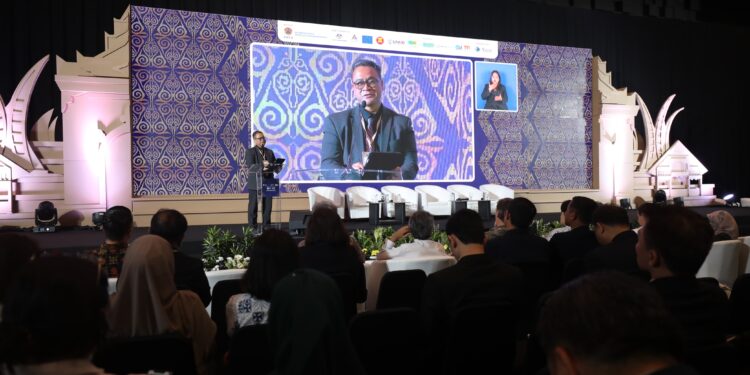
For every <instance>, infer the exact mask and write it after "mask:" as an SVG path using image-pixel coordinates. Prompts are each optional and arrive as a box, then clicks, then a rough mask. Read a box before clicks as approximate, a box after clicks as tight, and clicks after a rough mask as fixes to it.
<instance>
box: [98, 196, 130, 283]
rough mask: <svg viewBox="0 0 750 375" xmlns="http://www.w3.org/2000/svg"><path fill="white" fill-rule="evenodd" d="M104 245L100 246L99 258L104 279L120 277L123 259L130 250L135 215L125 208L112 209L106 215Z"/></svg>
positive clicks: (103, 227)
mask: <svg viewBox="0 0 750 375" xmlns="http://www.w3.org/2000/svg"><path fill="white" fill-rule="evenodd" d="M102 229H104V243H103V244H101V246H99V251H98V252H97V258H98V260H99V262H98V263H99V267H100V272H101V274H102V277H107V278H110V277H114V278H118V277H120V272H121V271H122V259H123V258H124V257H125V251H126V250H127V249H128V241H129V240H130V234H131V232H132V231H133V214H132V213H131V212H130V209H128V208H127V207H124V206H114V207H110V208H109V209H108V210H107V211H106V212H105V213H104V223H103V224H102Z"/></svg>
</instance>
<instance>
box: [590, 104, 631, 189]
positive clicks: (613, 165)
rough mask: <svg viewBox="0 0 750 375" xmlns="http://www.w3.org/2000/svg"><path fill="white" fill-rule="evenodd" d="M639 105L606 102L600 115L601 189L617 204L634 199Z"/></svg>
mask: <svg viewBox="0 0 750 375" xmlns="http://www.w3.org/2000/svg"><path fill="white" fill-rule="evenodd" d="M637 114H638V106H634V105H622V104H602V113H601V115H600V117H599V127H600V128H599V140H598V141H599V190H600V194H601V196H602V197H603V198H605V199H606V200H607V201H609V200H610V199H613V202H612V203H614V204H617V203H618V200H619V199H620V198H633V169H634V165H633V163H634V160H633V130H632V129H633V124H634V123H635V116H636V115H637Z"/></svg>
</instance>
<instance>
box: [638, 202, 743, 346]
mask: <svg viewBox="0 0 750 375" xmlns="http://www.w3.org/2000/svg"><path fill="white" fill-rule="evenodd" d="M712 241H713V230H712V229H711V225H709V224H708V222H707V221H706V219H705V218H703V217H701V216H700V215H699V214H697V213H695V212H693V211H691V210H689V209H686V208H684V207H675V206H667V207H662V208H660V209H659V211H657V212H656V213H655V215H654V216H652V217H651V218H650V219H649V221H648V223H646V225H645V226H644V227H643V229H641V230H640V232H638V244H637V245H636V255H637V259H638V266H639V267H640V268H641V269H642V270H644V271H648V272H649V274H650V275H651V286H653V287H654V289H656V291H657V292H658V293H659V294H660V295H661V296H662V298H663V299H664V302H665V304H666V306H667V309H668V310H669V311H670V312H671V313H672V314H673V315H674V316H675V317H676V318H677V321H678V322H679V323H680V325H681V326H682V327H683V328H684V330H685V333H686V336H687V344H688V349H696V348H702V347H707V346H712V345H716V344H720V343H723V342H724V334H725V333H726V332H727V329H728V327H727V322H728V320H729V301H728V300H727V296H726V294H725V293H724V292H723V291H722V290H721V289H720V288H719V286H718V284H717V283H706V282H701V281H699V280H696V278H695V274H696V273H697V272H698V269H700V267H701V265H702V264H703V261H704V260H705V259H706V256H708V252H709V250H711V246H712V243H713V242H712Z"/></svg>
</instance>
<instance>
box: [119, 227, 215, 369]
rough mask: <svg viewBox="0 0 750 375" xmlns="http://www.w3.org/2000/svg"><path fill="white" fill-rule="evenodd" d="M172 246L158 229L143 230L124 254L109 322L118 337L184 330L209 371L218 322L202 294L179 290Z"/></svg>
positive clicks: (202, 366) (198, 360) (201, 365)
mask: <svg viewBox="0 0 750 375" xmlns="http://www.w3.org/2000/svg"><path fill="white" fill-rule="evenodd" d="M174 269H175V262H174V256H173V255H172V246H170V244H169V242H167V241H166V240H164V239H163V238H161V237H159V236H156V235H150V234H147V235H144V236H141V237H139V238H137V239H136V240H135V241H133V243H132V244H131V245H130V248H129V249H128V251H127V253H126V254H125V261H124V263H123V268H122V275H121V276H120V279H119V280H118V282H117V293H116V294H114V295H113V296H112V297H111V309H110V312H109V316H108V319H109V325H110V331H111V335H112V336H113V337H139V336H153V335H161V334H166V333H179V334H182V335H184V336H185V337H187V338H188V339H190V340H192V343H193V351H194V353H195V362H196V368H197V369H198V372H199V373H201V374H205V373H207V372H208V361H209V359H210V356H211V354H212V351H213V350H212V349H213V341H214V335H215V334H216V325H215V324H214V322H213V321H212V320H211V318H210V317H209V316H208V313H207V312H206V309H205V307H204V306H203V303H202V302H201V300H200V298H199V297H198V295H197V294H195V293H194V292H192V291H187V290H184V291H183V290H179V291H178V290H177V288H176V286H175V281H174Z"/></svg>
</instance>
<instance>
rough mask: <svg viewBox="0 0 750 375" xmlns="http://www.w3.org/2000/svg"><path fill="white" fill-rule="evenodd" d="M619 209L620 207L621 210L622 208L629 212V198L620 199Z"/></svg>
mask: <svg viewBox="0 0 750 375" xmlns="http://www.w3.org/2000/svg"><path fill="white" fill-rule="evenodd" d="M620 207H622V208H624V209H626V210H629V209H631V208H633V207H632V206H631V205H630V198H620Z"/></svg>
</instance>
